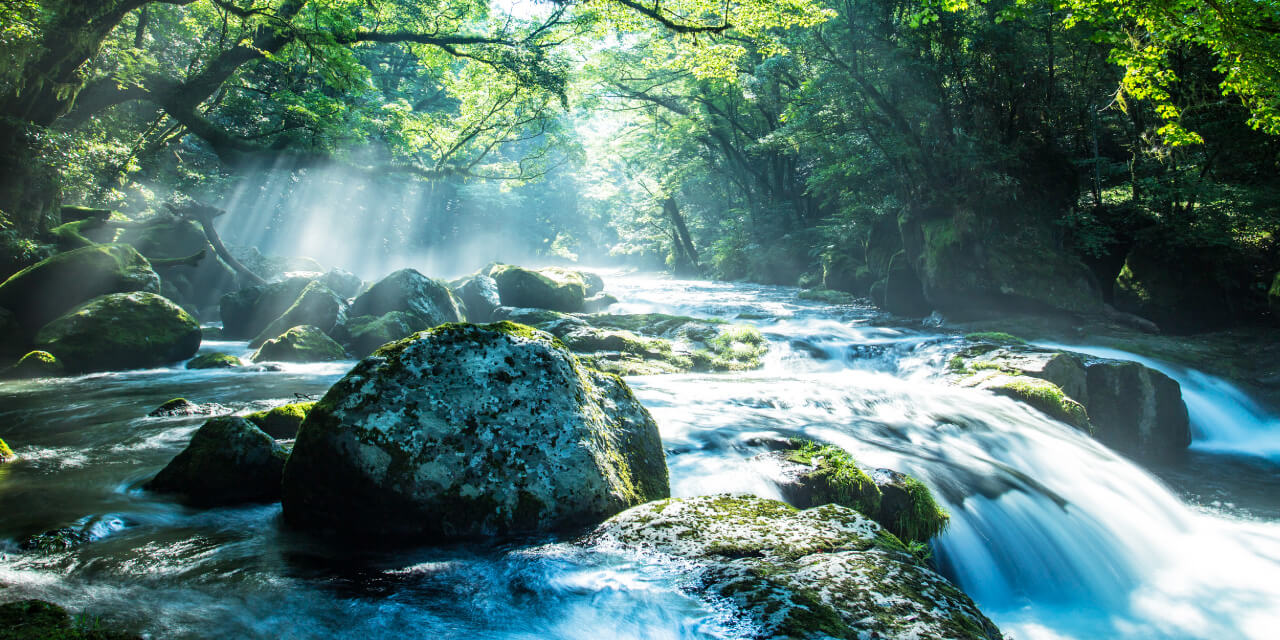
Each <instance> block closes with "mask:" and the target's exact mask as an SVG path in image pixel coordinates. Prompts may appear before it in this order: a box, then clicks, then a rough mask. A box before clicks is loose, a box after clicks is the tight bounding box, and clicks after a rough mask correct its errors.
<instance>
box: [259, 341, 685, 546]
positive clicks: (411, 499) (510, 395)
mask: <svg viewBox="0 0 1280 640" xmlns="http://www.w3.org/2000/svg"><path fill="white" fill-rule="evenodd" d="M667 493H668V485H667V468H666V462H665V458H664V454H663V451H662V444H661V440H660V439H659V436H658V429H657V425H656V424H654V422H653V419H652V417H650V416H649V413H648V411H646V410H645V409H644V407H643V406H641V405H640V403H639V402H638V401H636V399H635V398H634V396H632V395H631V391H630V389H628V388H627V386H626V384H625V383H624V382H622V381H621V380H620V379H618V378H616V377H614V376H609V375H606V374H603V373H600V372H598V371H594V370H591V369H588V368H586V367H583V366H581V365H580V364H579V363H578V362H577V360H576V359H575V358H574V357H573V355H572V354H570V353H569V352H568V350H566V349H565V348H564V346H563V345H562V344H561V343H559V341H557V340H555V339H554V338H553V337H552V336H550V335H548V334H545V333H542V332H540V331H535V330H533V329H530V328H529V327H524V326H521V325H516V324H512V323H498V324H492V325H484V326H476V325H442V326H440V327H436V328H435V329H431V330H428V331H424V332H422V333H419V334H417V335H416V336H414V337H412V338H409V339H407V340H402V341H400V342H397V343H394V344H391V345H387V346H385V347H383V348H382V349H379V350H378V351H377V352H376V353H374V354H373V355H372V356H370V357H368V358H366V359H365V360H363V361H362V362H361V363H360V364H358V365H357V366H356V367H355V368H354V369H352V370H351V372H350V373H348V374H347V376H346V377H344V378H343V379H342V380H341V381H339V382H338V383H337V384H336V385H334V386H333V388H331V389H330V390H329V392H328V393H327V394H325V396H324V398H323V399H322V400H321V401H320V402H319V403H318V404H317V405H316V406H315V408H313V409H312V411H311V413H310V414H309V415H308V416H307V419H306V421H305V422H304V423H303V425H302V428H301V429H300V431H299V432H298V440H297V445H296V447H295V449H294V452H293V456H292V458H291V459H290V462H289V464H288V466H287V467H286V469H285V478H284V500H283V504H284V514H285V518H286V520H287V521H288V522H290V523H291V524H294V525H297V526H302V527H306V528H312V529H324V530H332V531H337V532H340V533H343V534H348V535H364V536H380V535H390V536H395V537H408V538H416V539H426V540H431V539H448V538H465V537H472V536H477V535H494V534H497V535H504V534H521V533H536V532H549V531H558V530H565V529H571V528H575V527H581V526H589V525H592V524H595V523H598V522H600V521H601V520H603V519H604V518H607V517H608V516H610V515H613V514H614V513H617V512H619V511H621V510H623V509H625V508H627V507H628V506H631V505H635V504H639V503H642V502H645V501H647V500H653V499H656V498H661V497H665V496H666V495H667Z"/></svg>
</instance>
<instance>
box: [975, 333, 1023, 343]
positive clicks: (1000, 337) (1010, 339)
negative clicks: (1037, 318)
mask: <svg viewBox="0 0 1280 640" xmlns="http://www.w3.org/2000/svg"><path fill="white" fill-rule="evenodd" d="M964 339H965V340H969V341H971V342H991V343H994V344H1026V343H1027V341H1026V340H1023V339H1022V338H1019V337H1018V336H1015V335H1012V334H1008V333H1004V332H1003V331H980V332H978V333H970V334H968V335H966V336H965V337H964Z"/></svg>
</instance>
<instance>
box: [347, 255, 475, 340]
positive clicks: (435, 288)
mask: <svg viewBox="0 0 1280 640" xmlns="http://www.w3.org/2000/svg"><path fill="white" fill-rule="evenodd" d="M393 311H400V312H403V313H411V314H413V315H416V316H418V317H419V318H421V319H422V321H423V322H426V323H427V326H430V327H434V326H436V325H438V324H444V323H446V322H460V321H461V320H462V311H461V310H460V309H459V308H458V302H457V299H456V298H454V296H453V292H452V291H450V290H449V287H448V286H447V285H445V284H444V283H442V282H439V281H437V280H433V279H431V278H428V277H426V276H424V275H422V274H421V273H418V272H417V271H414V270H413V269H401V270H400V271H396V272H395V273H392V274H391V275H389V276H387V277H385V278H383V279H382V280H379V281H378V283H377V284H375V285H373V286H372V287H369V290H368V291H365V292H364V293H362V294H360V297H358V298H356V299H355V301H354V302H352V303H351V311H350V315H351V316H353V317H354V316H378V317H380V316H383V315H386V314H388V313H391V312H393Z"/></svg>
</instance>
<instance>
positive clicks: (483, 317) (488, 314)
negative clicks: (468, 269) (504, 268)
mask: <svg viewBox="0 0 1280 640" xmlns="http://www.w3.org/2000/svg"><path fill="white" fill-rule="evenodd" d="M455 290H456V291H457V292H458V298H460V299H461V300H462V304H463V305H465V306H466V307H467V322H490V321H491V320H493V319H494V318H493V311H494V309H497V308H498V307H499V306H501V305H502V301H501V299H500V298H499V297H498V283H497V282H496V281H494V279H493V278H490V277H489V276H486V275H484V274H479V275H475V276H472V277H470V278H467V279H466V280H465V281H464V282H463V283H462V285H461V286H459V287H457V289H455Z"/></svg>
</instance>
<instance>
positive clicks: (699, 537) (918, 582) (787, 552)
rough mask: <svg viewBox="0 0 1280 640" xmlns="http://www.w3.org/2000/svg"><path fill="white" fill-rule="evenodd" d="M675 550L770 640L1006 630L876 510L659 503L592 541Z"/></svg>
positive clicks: (743, 500)
mask: <svg viewBox="0 0 1280 640" xmlns="http://www.w3.org/2000/svg"><path fill="white" fill-rule="evenodd" d="M584 542H585V543H586V544H595V545H600V546H603V547H605V548H610V549H619V548H621V549H631V550H634V551H636V552H640V553H643V554H645V555H646V556H648V557H652V556H654V555H656V556H659V557H665V558H668V559H670V560H671V561H673V562H676V563H679V565H680V566H681V567H682V575H683V576H684V578H685V580H684V581H683V583H684V584H685V585H686V588H687V589H689V590H690V591H692V592H694V593H695V594H696V595H698V596H701V597H704V598H705V599H707V600H708V601H712V602H715V603H717V605H718V606H720V607H727V608H728V609H729V610H730V611H731V612H732V613H733V614H734V615H735V616H736V617H740V618H741V619H742V620H743V622H745V623H746V624H748V625H749V626H750V627H751V628H752V629H753V631H754V632H755V637H760V638H797V639H799V638H804V639H814V640H817V639H819V638H929V639H939V640H940V639H943V638H946V639H949V640H950V639H957V638H963V639H971V638H987V639H991V640H995V639H998V638H1001V637H1002V636H1001V634H1000V631H999V629H997V628H996V626H995V624H993V623H992V622H991V621H990V620H989V619H987V617H986V616H984V615H983V614H982V612H981V611H979V610H978V608H977V606H976V605H975V604H974V603H973V601H972V600H970V599H969V597H968V596H966V595H965V594H964V593H963V592H961V591H960V590H959V589H957V588H956V587H955V586H954V585H952V584H951V583H950V582H948V581H947V579H946V578H944V577H942V576H941V575H938V574H937V573H935V572H933V571H932V570H930V569H929V568H928V567H926V566H924V565H923V564H921V563H920V561H919V560H917V559H916V558H915V556H913V555H912V554H911V553H909V552H908V551H907V549H906V547H905V546H904V545H903V544H902V542H901V541H899V540H898V539H897V538H896V537H895V536H894V535H893V534H891V533H889V532H887V531H885V530H884V529H883V528H881V527H880V525H878V524H876V523H875V522H874V521H872V520H871V519H870V518H867V517H866V516H864V515H862V514H860V513H858V512H857V511H855V510H853V509H850V508H848V507H843V506H839V505H835V504H828V505H823V506H820V507H815V508H812V509H806V510H803V511H798V510H796V509H795V508H793V507H791V506H788V505H786V504H784V503H782V502H778V501H775V500H766V499H763V498H757V497H754V496H730V495H718V496H702V497H696V498H683V499H677V500H661V501H657V502H651V503H648V504H645V505H641V506H639V507H635V508H632V509H629V510H627V511H624V512H623V513H621V514H619V515H617V516H614V517H613V518H612V519H610V520H609V521H608V522H606V523H604V524H603V525H601V526H600V527H599V528H597V529H596V531H595V532H593V533H592V534H591V535H590V536H588V537H587V538H586V539H585V541H584Z"/></svg>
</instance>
